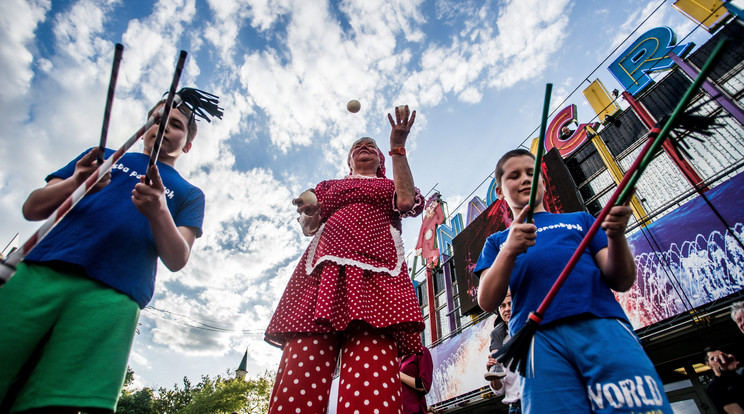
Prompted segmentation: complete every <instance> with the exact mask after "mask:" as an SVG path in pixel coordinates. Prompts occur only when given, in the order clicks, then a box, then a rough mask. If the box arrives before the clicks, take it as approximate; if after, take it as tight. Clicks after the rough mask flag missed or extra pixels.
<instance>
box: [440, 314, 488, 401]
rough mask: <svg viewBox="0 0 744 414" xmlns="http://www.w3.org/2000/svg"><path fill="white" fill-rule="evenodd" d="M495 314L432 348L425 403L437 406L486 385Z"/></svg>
mask: <svg viewBox="0 0 744 414" xmlns="http://www.w3.org/2000/svg"><path fill="white" fill-rule="evenodd" d="M495 319H496V316H495V315H491V316H489V317H488V318H486V319H484V320H483V321H481V322H479V323H477V324H475V325H471V326H469V327H468V328H466V329H465V330H463V331H462V332H461V333H460V334H459V335H457V336H455V337H454V338H452V339H450V340H448V341H445V342H442V343H441V344H439V345H437V346H436V347H434V348H431V349H430V351H431V359H432V361H433V362H434V373H433V376H432V381H431V389H430V390H429V393H428V394H427V395H426V403H427V404H429V405H434V404H438V403H440V402H442V401H447V400H449V399H452V398H455V397H457V396H459V395H462V394H465V393H468V392H471V391H475V390H477V389H480V388H483V387H485V386H487V385H488V383H486V380H484V379H483V373H484V372H486V361H487V360H488V346H489V345H490V344H491V331H492V330H493V322H494V320H495Z"/></svg>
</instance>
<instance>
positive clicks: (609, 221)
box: [602, 203, 633, 239]
mask: <svg viewBox="0 0 744 414" xmlns="http://www.w3.org/2000/svg"><path fill="white" fill-rule="evenodd" d="M632 213H633V210H632V209H631V208H630V206H628V204H627V203H626V204H623V205H622V206H614V207H612V208H611V209H610V212H609V214H607V216H606V217H605V219H604V221H603V222H602V228H603V229H605V231H606V233H607V237H608V238H610V239H617V238H619V237H625V230H626V229H627V228H628V219H630V215H631V214H632Z"/></svg>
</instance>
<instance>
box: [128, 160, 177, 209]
mask: <svg viewBox="0 0 744 414" xmlns="http://www.w3.org/2000/svg"><path fill="white" fill-rule="evenodd" d="M147 175H149V176H150V179H151V180H152V183H151V184H150V185H147V184H145V179H146V177H145V175H142V177H141V178H140V180H141V182H139V183H137V185H135V186H134V190H132V202H133V203H134V206H135V207H137V210H139V212H140V213H142V214H143V215H144V216H145V217H147V218H148V219H151V218H155V217H157V216H158V215H159V214H161V213H165V214H168V215H170V212H169V211H168V205H167V203H166V202H165V187H164V186H163V180H162V179H161V178H160V172H159V171H158V167H157V165H153V166H151V167H150V170H149V174H147Z"/></svg>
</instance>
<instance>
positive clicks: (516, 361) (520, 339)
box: [496, 312, 543, 376]
mask: <svg viewBox="0 0 744 414" xmlns="http://www.w3.org/2000/svg"><path fill="white" fill-rule="evenodd" d="M542 319H543V318H542V315H540V314H539V313H537V312H530V316H529V317H528V318H527V323H525V324H524V326H523V327H522V329H520V330H519V332H517V333H516V334H515V335H514V336H513V337H512V338H511V339H510V340H509V341H508V342H507V343H505V344H504V346H502V347H501V349H499V351H498V352H496V360H497V361H499V362H501V363H502V364H503V365H504V366H505V367H506V368H508V369H509V370H510V371H512V372H519V374H520V375H522V376H525V374H526V372H527V361H528V359H529V358H528V357H529V353H530V342H531V341H532V337H534V336H535V332H537V327H538V326H540V323H541V322H542Z"/></svg>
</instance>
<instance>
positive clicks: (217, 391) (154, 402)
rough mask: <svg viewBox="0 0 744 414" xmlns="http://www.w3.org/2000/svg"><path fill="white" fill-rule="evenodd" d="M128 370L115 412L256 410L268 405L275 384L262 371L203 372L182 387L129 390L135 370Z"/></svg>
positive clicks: (224, 413)
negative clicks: (247, 374)
mask: <svg viewBox="0 0 744 414" xmlns="http://www.w3.org/2000/svg"><path fill="white" fill-rule="evenodd" d="M130 372H131V368H130V369H128V370H127V379H126V380H125V386H124V388H123V389H122V392H121V398H120V399H119V406H118V408H117V413H119V414H231V413H239V414H258V413H265V412H267V411H268V409H269V397H270V395H271V389H272V387H273V385H274V381H273V378H274V375H273V373H271V372H265V373H264V374H263V375H259V376H257V377H256V378H248V379H245V380H244V379H242V378H232V375H230V373H229V371H228V373H227V375H226V376H225V377H222V376H220V375H218V376H217V377H216V378H210V377H209V376H208V375H204V376H202V378H201V381H200V382H199V383H198V384H197V385H196V386H192V384H191V382H190V381H189V379H188V378H187V377H184V378H183V388H180V387H179V386H178V384H174V385H173V389H166V388H162V387H160V388H158V390H157V392H154V391H153V390H152V389H151V388H142V389H140V390H136V391H131V390H129V389H128V388H129V387H130V386H131V384H132V382H133V380H134V372H131V376H130V374H129V373H130Z"/></svg>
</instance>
